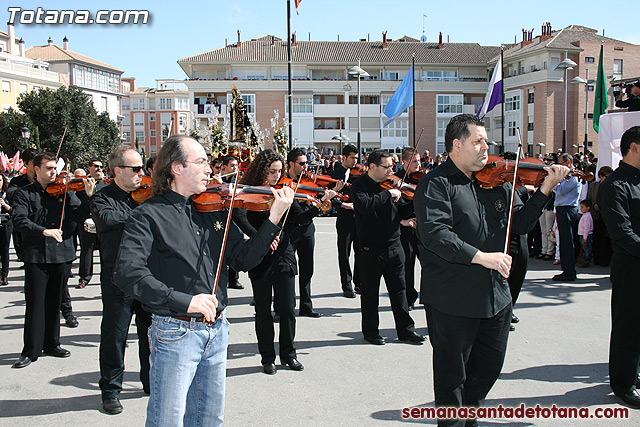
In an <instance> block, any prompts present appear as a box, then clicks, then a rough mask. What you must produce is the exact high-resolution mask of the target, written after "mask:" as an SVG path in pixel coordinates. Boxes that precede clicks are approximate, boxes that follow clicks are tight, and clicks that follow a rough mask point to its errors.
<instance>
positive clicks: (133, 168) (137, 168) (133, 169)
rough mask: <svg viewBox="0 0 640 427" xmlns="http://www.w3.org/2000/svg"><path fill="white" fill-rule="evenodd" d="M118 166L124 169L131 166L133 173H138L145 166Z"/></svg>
mask: <svg viewBox="0 0 640 427" xmlns="http://www.w3.org/2000/svg"><path fill="white" fill-rule="evenodd" d="M118 167H119V168H122V169H124V168H131V170H132V171H133V173H138V172H140V171H141V170H142V168H143V167H144V166H118Z"/></svg>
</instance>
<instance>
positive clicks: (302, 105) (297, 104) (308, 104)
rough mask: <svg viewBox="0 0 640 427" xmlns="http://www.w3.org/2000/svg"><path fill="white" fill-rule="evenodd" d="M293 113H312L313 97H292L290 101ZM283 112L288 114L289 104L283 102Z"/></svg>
mask: <svg viewBox="0 0 640 427" xmlns="http://www.w3.org/2000/svg"><path fill="white" fill-rule="evenodd" d="M291 103H292V105H293V112H294V114H295V113H313V97H311V96H304V97H301V96H294V97H293V98H292V99H291ZM285 111H286V112H287V113H288V112H289V102H287V101H286V100H285Z"/></svg>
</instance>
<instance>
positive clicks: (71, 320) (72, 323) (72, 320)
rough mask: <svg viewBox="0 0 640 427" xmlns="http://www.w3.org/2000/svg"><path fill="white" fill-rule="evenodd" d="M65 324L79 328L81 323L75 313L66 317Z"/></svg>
mask: <svg viewBox="0 0 640 427" xmlns="http://www.w3.org/2000/svg"><path fill="white" fill-rule="evenodd" d="M64 324H65V325H67V327H69V328H77V327H78V325H79V323H78V319H77V318H76V316H74V315H73V314H71V315H69V316H67V317H66V319H65V320H64Z"/></svg>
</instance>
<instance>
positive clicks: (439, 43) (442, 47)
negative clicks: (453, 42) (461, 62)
mask: <svg viewBox="0 0 640 427" xmlns="http://www.w3.org/2000/svg"><path fill="white" fill-rule="evenodd" d="M438 47H439V48H440V49H444V43H442V32H440V34H439V35H438Z"/></svg>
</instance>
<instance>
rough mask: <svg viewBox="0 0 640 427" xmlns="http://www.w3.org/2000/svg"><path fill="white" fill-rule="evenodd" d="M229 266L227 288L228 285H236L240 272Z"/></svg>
mask: <svg viewBox="0 0 640 427" xmlns="http://www.w3.org/2000/svg"><path fill="white" fill-rule="evenodd" d="M228 268H229V276H228V277H229V278H228V280H227V288H229V285H237V284H238V282H239V281H240V273H239V272H237V271H235V270H234V269H233V268H231V267H228Z"/></svg>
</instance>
